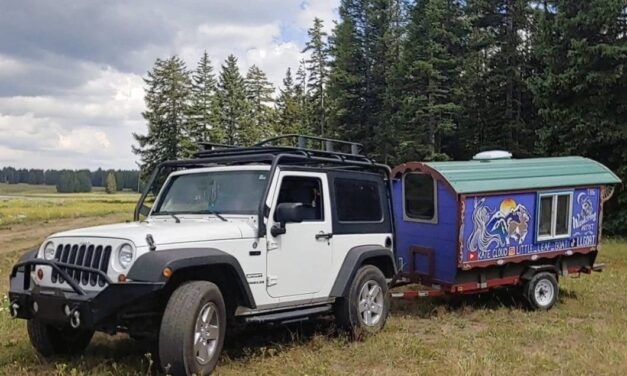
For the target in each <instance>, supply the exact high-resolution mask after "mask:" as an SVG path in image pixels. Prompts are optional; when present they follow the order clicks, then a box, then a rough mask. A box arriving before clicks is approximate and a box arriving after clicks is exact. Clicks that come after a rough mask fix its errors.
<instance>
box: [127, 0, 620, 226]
mask: <svg viewBox="0 0 627 376" xmlns="http://www.w3.org/2000/svg"><path fill="white" fill-rule="evenodd" d="M323 26H324V25H323V23H322V21H321V20H319V19H315V20H314V23H313V25H312V27H311V28H310V30H309V31H308V41H307V43H306V46H305V48H304V51H303V52H306V54H305V55H306V56H308V57H307V59H305V60H304V61H302V62H301V63H300V65H299V66H298V67H296V70H295V71H293V70H292V69H288V70H287V72H286V74H285V78H284V79H283V82H282V85H281V87H280V88H279V89H278V91H277V90H275V88H274V87H273V85H272V84H271V83H270V82H269V81H268V79H267V77H266V75H265V73H264V72H263V71H262V70H261V69H259V68H258V67H256V66H251V67H250V68H249V69H248V70H247V71H246V72H245V73H242V72H241V71H240V69H239V67H238V62H237V59H236V58H235V57H234V56H232V55H231V56H229V57H228V58H227V59H226V60H225V61H224V63H223V64H222V65H221V66H220V69H219V72H215V71H214V68H213V65H212V62H211V61H210V59H209V57H208V56H209V55H208V53H207V52H205V53H204V54H203V56H202V58H201V59H200V61H199V62H198V64H197V66H196V67H195V69H193V70H191V71H189V70H188V69H187V67H186V64H185V62H184V61H182V60H181V59H180V58H179V57H177V56H172V57H170V58H166V59H158V60H157V61H156V63H155V65H154V67H153V68H152V70H151V71H150V72H149V73H148V75H147V78H146V79H145V83H146V96H145V101H146V111H145V112H144V113H143V116H144V118H145V120H146V123H147V126H148V131H147V133H146V134H135V135H134V136H135V139H136V141H137V145H136V146H135V147H134V149H133V150H134V152H135V153H136V154H137V155H138V156H139V157H140V159H141V163H142V173H144V174H147V173H149V172H150V171H151V170H152V168H154V166H155V165H156V164H157V163H159V162H160V161H163V160H167V159H176V158H186V157H189V156H191V155H192V154H193V152H194V151H195V150H196V144H197V143H198V142H200V141H209V142H214V143H225V144H238V145H250V144H252V143H254V142H256V141H258V140H260V139H262V138H265V137H268V136H272V135H276V134H286V133H304V134H311V135H322V136H327V137H333V138H340V139H347V140H351V141H356V142H361V143H362V144H364V146H365V151H366V152H367V153H368V154H369V155H370V156H372V157H374V158H376V159H377V160H379V161H382V162H385V163H388V164H391V165H393V164H395V163H398V162H402V161H407V160H448V159H458V160H467V159H469V158H471V157H472V156H473V155H474V154H475V153H477V152H479V151H483V150H490V149H505V150H509V151H511V152H512V153H513V154H514V156H515V157H517V158H524V157H535V156H559V155H583V156H587V157H590V158H593V159H595V160H598V161H600V162H602V163H604V164H606V165H607V166H608V167H610V168H611V169H612V170H613V171H615V172H616V173H618V175H619V176H621V178H622V179H623V180H625V179H627V69H626V66H625V62H626V61H627V4H626V3H625V1H624V0H589V1H572V0H555V1H553V0H543V1H526V0H415V1H410V0H341V2H340V7H339V19H338V21H337V22H336V23H335V25H334V27H333V30H332V32H331V33H330V35H327V34H326V33H325V32H324V27H323ZM606 209H607V210H606V212H605V214H606V221H605V223H606V231H607V232H610V233H623V234H625V233H626V231H627V193H626V192H625V191H624V190H623V191H620V192H618V194H615V195H614V198H613V199H612V201H611V202H610V203H609V204H608V205H607V206H606Z"/></svg>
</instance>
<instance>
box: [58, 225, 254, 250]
mask: <svg viewBox="0 0 627 376" xmlns="http://www.w3.org/2000/svg"><path fill="white" fill-rule="evenodd" d="M256 230H257V229H256V228H255V227H254V226H253V225H252V224H250V223H249V222H247V221H241V220H229V221H228V222H223V221H213V220H206V219H198V220H195V219H182V220H181V222H180V223H175V221H174V220H150V221H146V222H131V223H118V224H113V225H104V226H95V227H86V228H81V229H76V230H70V231H64V232H59V233H56V234H54V235H52V236H50V238H51V239H52V238H61V237H76V238H115V239H126V240H129V241H131V242H133V243H134V244H135V246H137V247H145V246H148V243H147V242H146V235H148V234H150V235H152V237H153V239H154V240H155V244H156V245H157V246H159V245H166V244H176V243H189V242H202V241H211V240H227V239H243V238H254V237H256V235H257V234H256Z"/></svg>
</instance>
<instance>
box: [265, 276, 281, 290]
mask: <svg viewBox="0 0 627 376" xmlns="http://www.w3.org/2000/svg"><path fill="white" fill-rule="evenodd" d="M278 282H279V277H277V276H275V275H269V276H268V279H267V280H266V285H267V286H268V287H269V286H274V285H276V284H277V283H278Z"/></svg>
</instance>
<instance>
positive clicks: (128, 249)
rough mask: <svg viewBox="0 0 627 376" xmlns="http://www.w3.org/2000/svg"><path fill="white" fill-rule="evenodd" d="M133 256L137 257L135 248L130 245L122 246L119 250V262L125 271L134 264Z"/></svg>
mask: <svg viewBox="0 0 627 376" xmlns="http://www.w3.org/2000/svg"><path fill="white" fill-rule="evenodd" d="M133 256H135V250H134V249H133V246H132V245H130V244H128V243H126V244H122V246H121V247H120V249H119V250H118V262H119V263H120V265H121V266H122V267H123V268H124V269H126V268H128V267H129V265H131V262H133Z"/></svg>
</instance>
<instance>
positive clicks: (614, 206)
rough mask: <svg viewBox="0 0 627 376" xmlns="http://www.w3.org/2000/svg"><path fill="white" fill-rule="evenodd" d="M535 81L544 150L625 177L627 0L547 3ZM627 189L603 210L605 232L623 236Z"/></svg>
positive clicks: (537, 39) (541, 21)
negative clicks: (599, 165)
mask: <svg viewBox="0 0 627 376" xmlns="http://www.w3.org/2000/svg"><path fill="white" fill-rule="evenodd" d="M545 4H546V5H545V6H544V9H543V11H542V12H541V14H540V16H539V19H538V32H537V34H536V35H535V38H534V42H535V43H536V48H535V49H534V52H535V54H536V58H537V60H538V61H542V62H544V63H545V67H544V69H543V71H542V72H540V73H539V74H538V75H537V76H535V77H534V78H533V79H531V80H530V81H531V86H532V88H533V92H534V94H535V101H536V104H537V105H538V107H539V113H540V115H541V117H542V119H543V120H544V127H543V128H542V129H541V130H540V131H539V132H538V135H539V138H538V149H539V150H541V151H542V153H543V154H548V155H583V156H587V157H590V158H593V159H595V160H598V161H600V162H602V163H604V164H605V165H607V166H608V167H609V168H610V169H612V170H614V171H617V172H618V173H619V175H620V176H621V177H622V179H623V180H625V179H627V167H626V166H627V147H625V146H626V145H627V70H626V69H625V68H626V64H627V33H626V31H627V7H626V6H625V2H624V1H623V0H592V1H586V2H573V1H565V0H557V1H546V2H545ZM626 213H627V192H626V191H623V192H621V193H619V194H616V195H615V197H614V199H613V200H612V201H610V202H609V203H608V205H606V207H605V208H604V216H605V217H606V221H605V224H606V229H607V230H608V231H609V232H610V233H620V232H622V233H623V234H624V233H625V229H626V228H627V226H626V223H627V214H626Z"/></svg>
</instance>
